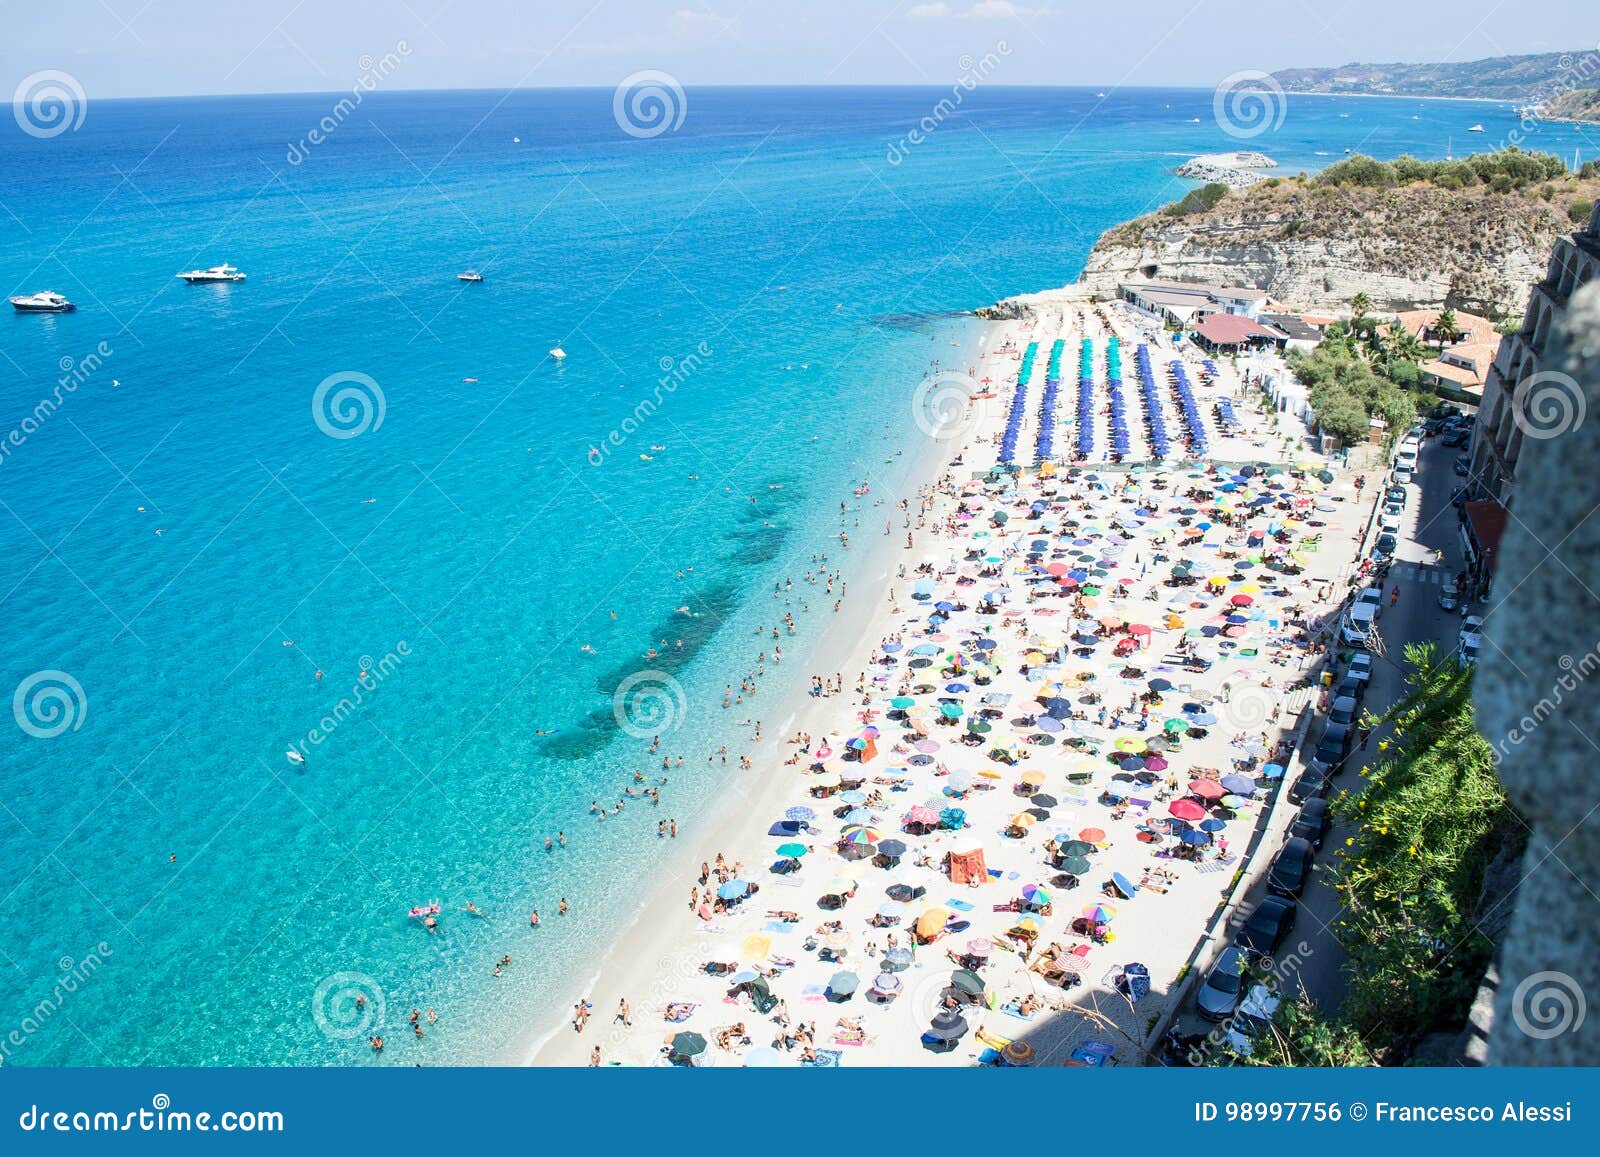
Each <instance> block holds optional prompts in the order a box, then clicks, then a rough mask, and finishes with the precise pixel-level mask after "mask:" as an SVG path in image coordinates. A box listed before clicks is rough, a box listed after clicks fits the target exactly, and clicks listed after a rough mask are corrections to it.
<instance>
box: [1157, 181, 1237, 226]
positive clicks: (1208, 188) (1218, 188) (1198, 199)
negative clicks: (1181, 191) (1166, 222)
mask: <svg viewBox="0 0 1600 1157" xmlns="http://www.w3.org/2000/svg"><path fill="white" fill-rule="evenodd" d="M1227 195H1228V186H1226V185H1224V184H1221V183H1219V182H1216V181H1213V182H1212V183H1211V184H1209V185H1201V186H1200V187H1199V188H1198V189H1192V190H1190V192H1189V193H1188V194H1187V195H1186V196H1185V197H1184V198H1183V200H1181V201H1174V202H1173V203H1172V204H1170V205H1168V206H1166V207H1165V208H1164V209H1162V210H1161V211H1162V212H1163V213H1165V214H1166V215H1167V216H1168V217H1188V216H1191V215H1193V214H1195V213H1204V212H1206V211H1207V210H1209V209H1214V208H1216V206H1217V202H1218V201H1221V200H1222V198H1224V197H1226V196H1227Z"/></svg>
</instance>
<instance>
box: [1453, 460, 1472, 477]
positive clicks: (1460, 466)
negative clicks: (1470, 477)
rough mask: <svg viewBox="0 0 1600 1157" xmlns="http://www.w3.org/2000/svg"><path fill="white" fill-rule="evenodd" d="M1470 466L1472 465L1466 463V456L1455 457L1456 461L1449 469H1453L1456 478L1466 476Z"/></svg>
mask: <svg viewBox="0 0 1600 1157" xmlns="http://www.w3.org/2000/svg"><path fill="white" fill-rule="evenodd" d="M1471 468H1472V467H1471V465H1470V464H1469V463H1468V461H1467V459H1466V458H1457V459H1456V461H1455V465H1453V466H1452V467H1450V469H1452V470H1454V471H1455V473H1456V477H1457V478H1465V477H1466V476H1467V474H1468V472H1469V471H1470V470H1471Z"/></svg>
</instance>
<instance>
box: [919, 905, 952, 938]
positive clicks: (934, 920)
mask: <svg viewBox="0 0 1600 1157" xmlns="http://www.w3.org/2000/svg"><path fill="white" fill-rule="evenodd" d="M949 922H950V909H948V908H941V907H939V906H938V905H935V906H934V907H932V908H927V909H924V911H923V913H922V915H920V916H918V917H917V935H918V936H921V937H922V938H923V939H924V940H929V939H932V938H933V937H935V936H937V935H938V934H939V933H941V932H943V931H944V926H945V925H946V924H948V923H949Z"/></svg>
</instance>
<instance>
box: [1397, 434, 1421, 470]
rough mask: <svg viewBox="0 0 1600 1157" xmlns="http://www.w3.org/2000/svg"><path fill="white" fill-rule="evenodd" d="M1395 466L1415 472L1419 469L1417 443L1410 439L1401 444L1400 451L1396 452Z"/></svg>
mask: <svg viewBox="0 0 1600 1157" xmlns="http://www.w3.org/2000/svg"><path fill="white" fill-rule="evenodd" d="M1394 464H1395V465H1396V466H1406V467H1409V468H1410V469H1412V470H1415V469H1416V468H1417V443H1416V442H1415V441H1413V440H1412V439H1410V438H1407V439H1406V440H1405V441H1404V442H1402V443H1400V449H1398V450H1396V451H1395V452H1394Z"/></svg>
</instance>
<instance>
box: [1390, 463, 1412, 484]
mask: <svg viewBox="0 0 1600 1157" xmlns="http://www.w3.org/2000/svg"><path fill="white" fill-rule="evenodd" d="M1415 473H1416V471H1415V470H1413V469H1412V468H1411V467H1410V466H1407V465H1404V464H1401V465H1399V466H1396V467H1395V468H1394V480H1395V482H1396V483H1398V484H1399V485H1401V486H1404V485H1406V484H1407V483H1408V482H1410V481H1411V477H1412V475H1413V474H1415Z"/></svg>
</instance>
